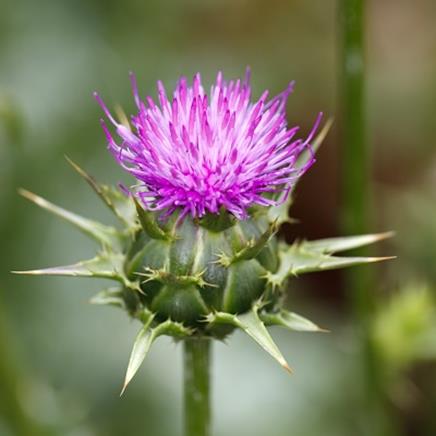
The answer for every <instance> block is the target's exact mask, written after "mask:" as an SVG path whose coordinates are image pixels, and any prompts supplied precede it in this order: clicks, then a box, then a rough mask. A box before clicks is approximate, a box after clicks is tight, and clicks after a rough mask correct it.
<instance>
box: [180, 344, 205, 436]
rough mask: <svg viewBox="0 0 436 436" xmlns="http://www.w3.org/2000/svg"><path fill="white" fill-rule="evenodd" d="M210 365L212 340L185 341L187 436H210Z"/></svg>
mask: <svg viewBox="0 0 436 436" xmlns="http://www.w3.org/2000/svg"><path fill="white" fill-rule="evenodd" d="M209 365H210V340H209V339H190V340H189V339H188V340H185V341H184V371H185V374H184V390H185V392H184V395H185V436H209V435H210V397H209Z"/></svg>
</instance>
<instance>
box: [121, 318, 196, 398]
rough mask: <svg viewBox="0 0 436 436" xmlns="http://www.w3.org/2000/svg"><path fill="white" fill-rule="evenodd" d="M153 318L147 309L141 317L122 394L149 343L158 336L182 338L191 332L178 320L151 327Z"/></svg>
mask: <svg viewBox="0 0 436 436" xmlns="http://www.w3.org/2000/svg"><path fill="white" fill-rule="evenodd" d="M153 319H154V314H152V313H151V312H148V311H147V313H145V317H144V319H143V321H144V326H143V328H142V329H141V330H140V332H139V334H138V336H137V337H136V339H135V343H134V344H133V349H132V353H131V355H130V359H129V364H128V366H127V371H126V376H125V378H124V384H123V388H122V390H121V394H120V395H123V393H124V391H125V390H126V388H127V385H128V384H129V383H130V381H131V380H132V378H133V377H134V376H135V374H136V372H137V371H138V369H139V368H140V366H141V364H142V362H143V361H144V359H145V357H146V356H147V353H148V352H149V350H150V347H151V345H152V344H153V342H154V341H155V340H156V339H157V338H158V337H159V336H162V335H168V336H173V337H176V338H183V337H186V336H191V335H192V334H193V330H192V329H189V328H187V327H185V326H184V325H183V324H181V323H179V322H175V321H171V320H167V321H165V322H163V323H161V324H158V325H156V326H155V327H151V323H152V321H153Z"/></svg>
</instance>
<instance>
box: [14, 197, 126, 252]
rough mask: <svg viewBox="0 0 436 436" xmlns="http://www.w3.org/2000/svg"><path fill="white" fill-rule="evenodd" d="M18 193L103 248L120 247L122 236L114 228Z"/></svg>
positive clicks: (42, 200)
mask: <svg viewBox="0 0 436 436" xmlns="http://www.w3.org/2000/svg"><path fill="white" fill-rule="evenodd" d="M19 193H20V194H21V195H22V196H23V197H25V198H27V199H28V200H30V201H32V202H33V203H35V204H36V205H38V206H40V207H42V208H43V209H46V210H48V211H49V212H51V213H53V214H55V215H57V216H58V217H60V218H62V219H64V220H65V221H67V222H69V223H70V224H72V225H73V226H75V227H77V228H78V229H79V230H81V231H82V232H83V233H85V234H86V235H88V236H90V237H91V238H93V239H95V240H96V241H97V242H100V243H101V244H102V245H103V246H107V247H111V248H112V249H113V248H114V247H121V245H122V235H121V233H120V232H119V231H117V229H115V228H114V227H110V226H106V225H104V224H101V223H99V222H96V221H93V220H90V219H88V218H84V217H82V216H80V215H77V214H75V213H73V212H70V211H68V210H65V209H63V208H61V207H59V206H56V205H54V204H53V203H50V202H49V201H47V200H45V199H44V198H42V197H39V196H38V195H35V194H33V193H32V192H29V191H27V190H25V189H19Z"/></svg>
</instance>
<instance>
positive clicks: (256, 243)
mask: <svg viewBox="0 0 436 436" xmlns="http://www.w3.org/2000/svg"><path fill="white" fill-rule="evenodd" d="M277 230H278V224H277V221H273V222H272V223H271V224H270V225H269V226H268V228H267V229H266V230H265V232H263V233H262V234H261V235H260V236H259V238H257V239H254V238H253V239H251V240H250V241H248V242H247V243H246V245H245V246H244V247H243V248H241V249H240V250H239V251H237V252H236V253H234V254H232V255H230V256H229V255H227V254H225V253H220V254H219V255H218V261H217V262H218V263H220V264H221V265H222V266H225V267H228V266H230V265H231V264H233V263H236V262H239V261H242V260H251V259H254V258H255V257H256V256H257V255H258V254H259V253H260V252H261V251H262V249H263V248H264V247H265V245H266V244H268V242H269V240H270V239H271V238H272V237H273V236H274V235H275V234H276V233H277Z"/></svg>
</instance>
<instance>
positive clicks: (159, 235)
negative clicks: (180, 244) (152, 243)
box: [133, 198, 173, 241]
mask: <svg viewBox="0 0 436 436" xmlns="http://www.w3.org/2000/svg"><path fill="white" fill-rule="evenodd" d="M133 201H134V203H135V207H136V212H137V214H138V218H139V222H140V223H141V226H142V228H143V229H144V232H145V233H146V234H147V235H148V236H150V238H152V239H162V240H164V241H171V240H172V239H173V237H172V236H171V235H170V234H169V233H168V232H166V231H165V230H163V229H162V227H160V226H159V224H158V223H157V221H156V218H155V216H154V215H153V214H152V213H151V212H149V211H146V210H145V209H144V208H143V207H142V206H141V205H140V204H139V202H138V200H137V199H136V198H134V199H133Z"/></svg>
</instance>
